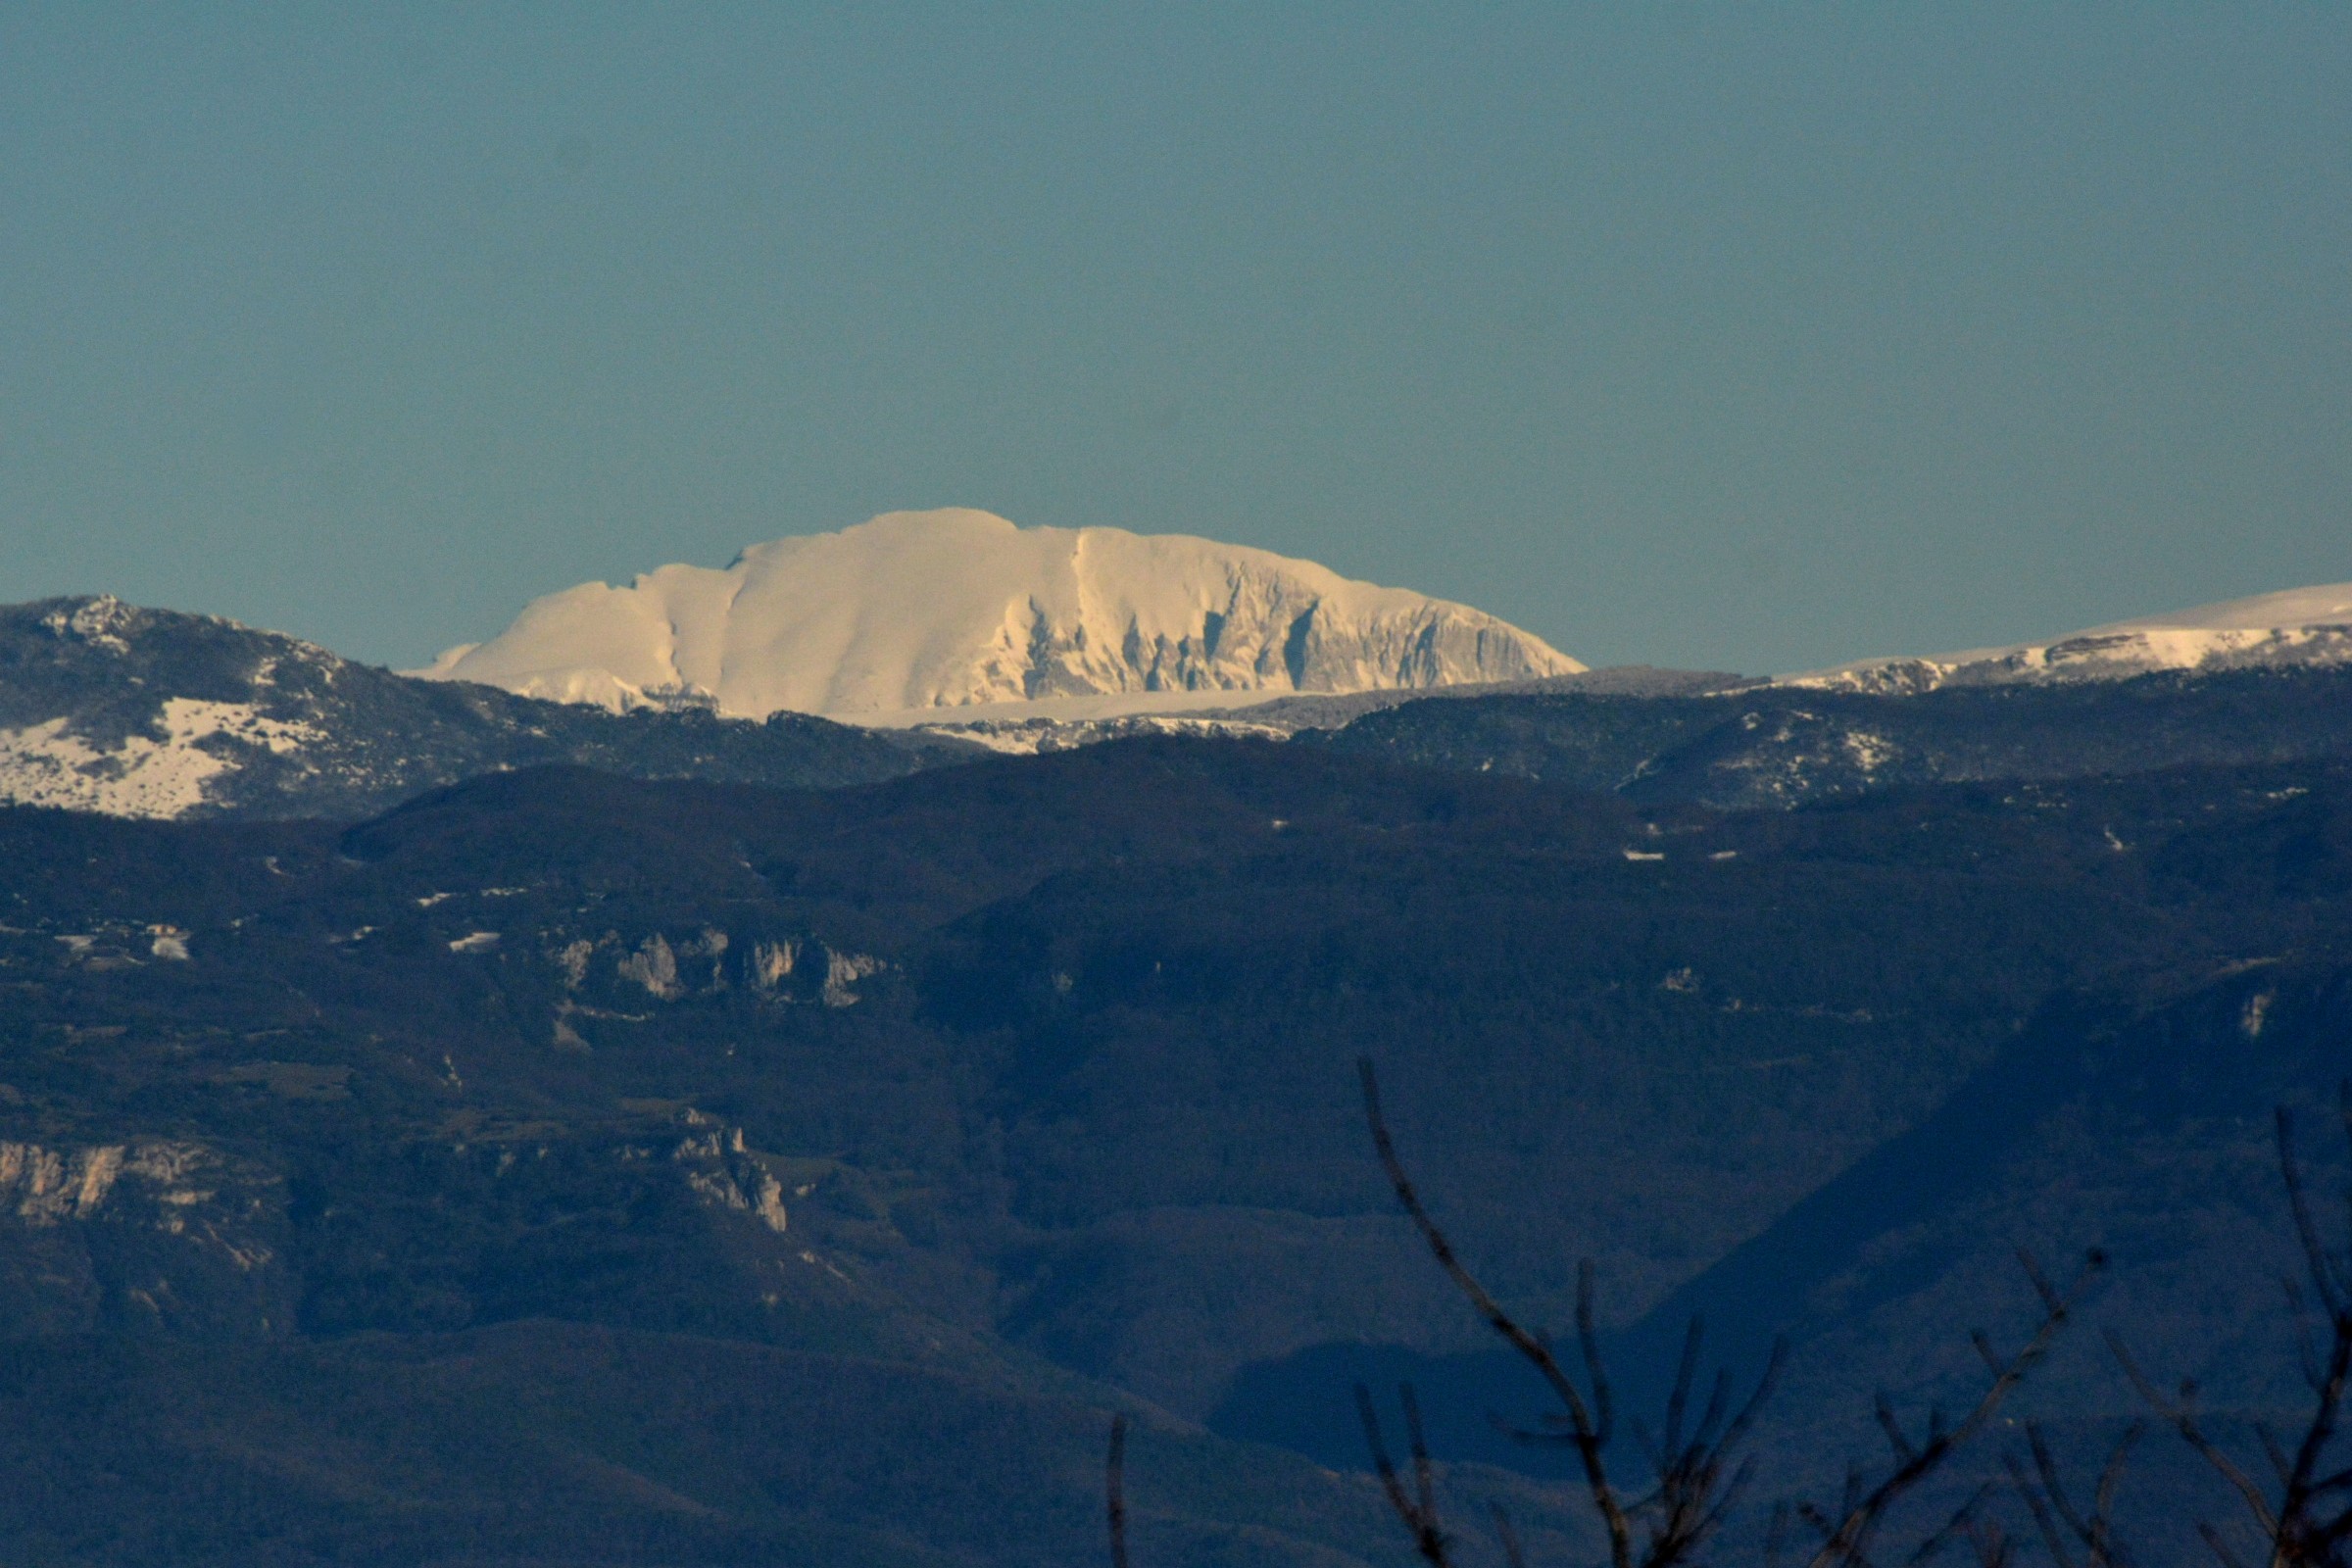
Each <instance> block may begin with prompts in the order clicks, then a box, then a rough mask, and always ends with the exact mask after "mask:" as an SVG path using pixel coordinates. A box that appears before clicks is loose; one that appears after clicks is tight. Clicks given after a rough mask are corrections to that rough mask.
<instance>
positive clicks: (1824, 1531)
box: [1799, 1249, 2106, 1568]
mask: <svg viewBox="0 0 2352 1568" xmlns="http://www.w3.org/2000/svg"><path fill="white" fill-rule="evenodd" d="M2017 1255H2018V1261H2019V1263H2020V1264H2022V1265H2023V1266H2024V1268H2025V1271H2026V1277H2027V1278H2028V1279H2029V1280H2031V1281H2033V1284H2034V1294H2036V1295H2037V1296H2039V1297H2040V1298H2041V1302H2042V1319H2041V1326H2040V1327H2039V1328H2037V1329H2036V1330H2035V1331H2034V1337H2033V1338H2032V1339H2031V1340H2029V1341H2028V1342H2027V1343H2026V1347H2025V1348H2024V1349H2022V1350H2020V1351H2018V1352H2017V1354H2016V1355H2014V1356H2012V1357H2010V1358H2009V1359H2008V1360H2006V1361H2003V1360H2002V1359H2000V1357H1999V1356H1998V1355H1996V1354H1995V1353H1994V1352H1993V1349H1992V1344H1991V1342H1990V1341H1989V1340H1987V1339H1985V1336H1984V1335H1983V1334H1982V1333H1978V1334H1975V1335H1972V1336H1971V1337H1970V1338H1971V1341H1972V1343H1973V1344H1975V1346H1976V1348H1977V1353H1978V1354H1979V1355H1981V1356H1982V1357H1984V1360H1985V1366H1986V1367H1987V1368H1988V1369H1989V1370H1990V1371H1991V1373H1992V1385H1991V1387H1989V1388H1987V1389H1986V1390H1985V1396H1984V1397H1983V1398H1981V1399H1979V1400H1978V1401H1977V1404H1976V1407H1975V1408H1974V1409H1972V1410H1970V1411H1969V1413H1968V1414H1967V1416H1965V1417H1964V1418H1963V1419H1962V1420H1961V1422H1960V1424H1959V1425H1958V1426H1955V1427H1946V1426H1945V1425H1944V1421H1943V1413H1942V1412H1941V1411H1936V1412H1934V1413H1933V1414H1932V1415H1931V1416H1930V1417H1929V1420H1928V1431H1927V1435H1926V1436H1925V1437H1924V1438H1923V1439H1921V1440H1920V1441H1918V1442H1913V1441H1912V1440H1911V1439H1910V1438H1909V1437H1907V1436H1906V1435H1905V1434H1904V1432H1903V1430H1902V1425H1901V1423H1900V1422H1898V1421H1897V1420H1896V1419H1895V1418H1894V1412H1893V1408H1892V1406H1890V1405H1889V1404H1887V1400H1886V1397H1885V1396H1884V1395H1882V1396H1881V1397H1880V1398H1879V1400H1878V1406H1877V1408H1878V1416H1879V1425H1880V1427H1881V1429H1882V1430H1883V1431H1884V1432H1885V1433H1886V1435H1887V1446H1888V1447H1889V1448H1890V1449H1891V1450H1892V1452H1893V1456H1894V1465H1893V1468H1892V1469H1890V1470H1889V1471H1888V1472H1887V1475H1886V1477H1885V1478H1884V1479H1883V1480H1881V1481H1880V1482H1879V1483H1878V1485H1876V1486H1873V1487H1868V1488H1865V1487H1864V1486H1863V1483H1862V1479H1861V1475H1860V1473H1859V1472H1858V1471H1853V1470H1848V1471H1847V1472H1846V1484H1845V1494H1844V1496H1843V1498H1842V1500H1841V1503H1840V1506H1839V1511H1838V1513H1837V1514H1836V1515H1831V1514H1829V1513H1825V1512H1824V1511H1822V1510H1820V1509H1817V1508H1814V1507H1812V1506H1811V1505H1810V1504H1800V1505H1799V1513H1800V1515H1801V1516H1802V1517H1803V1518H1805V1519H1806V1521H1807V1522H1808V1523H1810V1524H1812V1525H1813V1527H1814V1530H1815V1531H1816V1533H1818V1534H1819V1535H1820V1536H1821V1538H1822V1543H1821V1547H1820V1549H1819V1550H1818V1551H1816V1552H1814V1554H1813V1556H1812V1559H1811V1561H1810V1564H1809V1568H1866V1565H1867V1564H1868V1563H1869V1562H1870V1546H1871V1542H1872V1540H1873V1538H1874V1537H1875V1536H1876V1535H1877V1532H1878V1529H1879V1526H1880V1525H1881V1524H1882V1523H1884V1522H1885V1520H1886V1516H1887V1510H1889V1509H1890V1508H1892V1507H1893V1506H1894V1504H1895V1503H1896V1502H1898V1501H1900V1500H1901V1498H1902V1497H1903V1495H1905V1494H1907V1493H1908V1492H1910V1491H1911V1489H1912V1488H1914V1487H1916V1486H1918V1485H1919V1484H1920V1483H1921V1482H1922V1481H1925V1480H1926V1479H1927V1478H1928V1477H1929V1476H1930V1475H1932V1474H1933V1473H1934V1472H1935V1471H1936V1467H1937V1466H1939V1465H1941V1464H1942V1463H1943V1462H1944V1461H1945V1460H1946V1459H1948V1458H1950V1457H1951V1456H1952V1454H1953V1453H1954V1452H1955V1451H1957V1450H1958V1449H1959V1448H1960V1446H1962V1445H1964V1444H1965V1443H1967V1442H1968V1440H1969V1439H1971V1438H1973V1437H1975V1436H1976V1435H1977V1433H1978V1432H1979V1431H1981V1430H1982V1429H1983V1428H1984V1426H1985V1423H1986V1422H1987V1421H1990V1420H1991V1419H1992V1416H1993V1412H1994V1411H1996V1410H1998V1409H1999V1408H2000V1406H2001V1401H2002V1400H2004V1399H2006V1398H2007V1397H2009V1394H2010V1391H2011V1390H2013V1389H2015V1388H2016V1387H2017V1386H2018V1384H2019V1383H2021V1382H2023V1381H2024V1380H2025V1377H2026V1374H2027V1373H2029V1372H2031V1371H2032V1370H2033V1369H2034V1366H2035V1364H2036V1363H2038V1362H2039V1361H2040V1360H2041V1358H2042V1357H2043V1356H2044V1355H2046V1354H2048V1353H2049V1348H2050V1346H2051V1344H2052V1342H2054V1341H2055V1340H2056V1339H2057V1337H2058V1334H2059V1331H2060V1330H2062V1329H2064V1328H2065V1327H2066V1325H2067V1322H2068V1320H2069V1319H2070V1318H2071V1317H2072V1316H2073V1313H2074V1307H2075V1303H2076V1302H2077V1300H2078V1299H2080V1298H2081V1296H2082V1291H2083V1289H2084V1288H2085V1287H2086V1286H2087V1285H2088V1284H2089V1282H2090V1280H2091V1278H2092V1277H2093V1276H2094V1275H2096V1274H2097V1273H2098V1272H2099V1271H2100V1269H2102V1268H2103V1267H2105V1266H2106V1257H2105V1255H2104V1254H2102V1253H2099V1252H2092V1253H2091V1254H2090V1255H2089V1256H2088V1257H2087V1258H2085V1259H2084V1260H2083V1264H2082V1272H2081V1273H2080V1274H2078V1275H2077V1276H2076V1277H2075V1281H2074V1284H2073V1285H2072V1286H2071V1287H2069V1288H2068V1289H2067V1290H2065V1291H2063V1292H2062V1291H2060V1290H2058V1289H2057V1288H2056V1287H2055V1286H2053V1285H2052V1284H2051V1283H2050V1281H2049V1279H2048V1277H2047V1276H2045V1275H2044V1274H2043V1273H2042V1272H2041V1266H2040V1265H2039V1264H2038V1263H2036V1262H2035V1261H2034V1256H2033V1254H2032V1253H2030V1252H2027V1251H2025V1250H2022V1249H2021V1250H2019V1252H2018V1254H2017ZM1968 1511H1969V1510H1966V1509H1964V1510H1963V1512H1964V1513H1965V1512H1968ZM1957 1517H1958V1516H1955V1518H1957Z"/></svg>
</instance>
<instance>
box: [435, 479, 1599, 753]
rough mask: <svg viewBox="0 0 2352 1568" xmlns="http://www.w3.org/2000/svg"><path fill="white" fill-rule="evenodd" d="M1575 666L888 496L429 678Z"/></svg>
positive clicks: (1373, 607) (1057, 533)
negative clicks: (857, 512)
mask: <svg viewBox="0 0 2352 1568" xmlns="http://www.w3.org/2000/svg"><path fill="white" fill-rule="evenodd" d="M1584 667H1585V666H1584V665H1583V664H1581V663H1579V662H1577V661H1575V660H1573V659H1570V658H1568V657H1567V656H1565V655H1563V654H1561V653H1560V652H1558V651H1557V650H1556V649H1554V648H1552V647H1551V646H1550V645H1549V644H1547V643H1545V642H1544V641H1543V640H1542V639H1541V638H1538V637H1536V636H1534V635H1532V634H1531V633H1528V632H1525V631H1522V630H1520V629H1519V628H1517V627H1515V626H1511V625H1509V624H1508V623H1506V622H1504V621H1501V620H1499V619H1497V618H1495V616H1493V615H1489V614H1487V613H1484V612H1482V611H1478V610H1474V609H1472V608H1470V607H1469V606H1466V605H1457V604H1453V603H1451V602H1449V601H1446V600H1441V599H1432V598H1429V597H1427V596H1425V595H1421V594H1416V593H1412V592H1409V591H1408V590H1404V589H1399V588H1381V587H1376V586H1375V585H1373V584H1370V583H1364V582H1356V581H1352V580H1350V579H1348V578H1345V577H1342V576H1340V575H1339V574H1338V573H1337V572H1334V571H1332V570H1330V569H1329V568H1327V567H1324V566H1320V565H1317V564H1314V563H1312V562H1307V561H1299V560H1293V559H1290V558H1287V557H1283V556H1277V555H1274V554H1272V553H1271V552H1268V551H1263V550H1255V549H1250V548H1249V547H1246V546H1239V545H1226V544H1219V543H1216V542H1214V541H1211V540H1206V539H1201V538H1196V537H1193V536H1190V535H1183V534H1136V533H1130V532H1127V531H1126V530H1124V529H1119V528H1103V527H1088V528H1076V529H1067V528H1021V527H1017V526H1016V525H1014V524H1013V523H1011V522H1009V521H1007V520H1006V519H1005V518H1003V517H999V516H996V515H993V514H990V513H986V512H979V511H974V510H971V509H965V508H946V509H941V510H938V511H933V512H895V513H885V514H883V515H880V516H877V517H873V518H871V519H869V520H867V521H865V522H862V523H859V524H857V525H856V526H854V527H850V528H844V529H842V530H840V531H838V532H835V533H822V534H811V535H806V536H801V537H796V538H786V539H777V540H773V541H770V542H768V543H765V544H759V545H754V546H751V547H750V548H748V549H746V550H745V551H743V552H742V553H741V554H740V555H738V556H737V557H736V559H735V561H734V562H733V563H732V564H729V565H728V566H726V567H724V568H721V569H716V570H713V569H711V568H707V567H701V566H692V565H685V564H672V565H667V566H662V567H660V568H658V569H656V570H653V571H650V572H646V573H644V574H642V575H640V576H639V577H637V578H636V579H635V581H634V582H633V583H631V584H630V585H629V586H627V587H625V588H614V587H612V586H610V585H607V584H604V583H583V584H581V585H579V586H578V587H575V588H569V589H565V590H564V591H563V592H560V593H555V594H550V595H547V596H545V597H543V598H540V599H537V600H534V601H533V602H532V603H531V604H530V605H528V606H526V607H525V608H524V609H523V611H522V612H521V613H520V614H519V615H517V616H516V617H515V621H514V623H513V624H512V625H510V626H509V627H508V628H507V629H506V630H505V631H503V632H501V633H499V634H498V635H497V636H495V637H493V638H491V639H490V640H488V641H487V642H484V643H479V644H469V645H462V646H460V647H458V648H453V649H451V650H449V651H447V652H446V653H444V654H443V655H441V657H440V658H439V659H437V660H435V661H434V662H433V663H432V664H431V665H429V666H427V667H426V668H424V669H421V670H417V671H413V672H412V673H414V674H417V675H418V676H420V677H422V678H425V679H465V680H476V681H481V682H484V683H486V684H489V685H493V686H499V687H503V688H505V689H507V690H509V691H514V692H517V693H520V694H523V695H526V696H535V697H544V698H549V699H553V700H556V701H562V702H576V703H587V704H593V705H595V706H598V707H603V708H608V709H612V710H614V711H626V710H629V709H633V708H639V707H662V706H670V705H675V704H679V703H687V704H702V705H707V706H710V707H711V708H713V709H715V710H716V711H719V712H721V713H726V714H730V715H737V716H748V717H763V716H765V715H766V714H768V713H771V712H775V711H784V710H789V711H798V712H811V713H821V714H825V715H827V716H831V717H837V718H839V717H856V718H858V719H868V720H870V719H875V718H879V717H882V716H884V715H889V714H894V713H930V712H935V711H951V712H952V711H957V710H966V709H972V708H977V707H988V706H993V705H1000V704H1026V703H1033V702H1037V701H1041V700H1054V699H1069V698H1116V699H1121V700H1122V701H1123V702H1124V704H1125V705H1126V706H1127V708H1128V711H1138V710H1141V709H1149V708H1157V707H1167V706H1171V704H1174V705H1177V706H1181V703H1182V700H1183V699H1186V698H1195V699H1199V698H1201V697H1207V698H1212V699H1214V698H1221V699H1223V700H1225V701H1231V700H1233V699H1234V698H1235V697H1237V696H1239V697H1246V696H1247V695H1248V694H1251V693H1264V694H1265V695H1267V696H1283V695H1288V694H1291V693H1296V692H1335V693H1336V692H1354V691H1371V690H1383V689H1392V688H1408V689H1422V688H1432V687H1440V686H1446V685H1451V684H1455V683H1459V682H1475V681H1494V680H1515V679H1523V678H1531V677H1543V676H1550V675H1565V674H1573V673H1576V672H1578V671H1581V670H1582V669H1583V668H1584Z"/></svg>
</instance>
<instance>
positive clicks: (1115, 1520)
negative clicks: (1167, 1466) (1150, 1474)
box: [1103, 1415, 1127, 1568]
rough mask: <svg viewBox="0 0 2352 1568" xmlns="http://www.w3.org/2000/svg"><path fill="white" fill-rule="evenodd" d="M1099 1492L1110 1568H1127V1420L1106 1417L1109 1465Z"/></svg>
mask: <svg viewBox="0 0 2352 1568" xmlns="http://www.w3.org/2000/svg"><path fill="white" fill-rule="evenodd" d="M1103 1492H1104V1494H1105V1495H1106V1497H1107V1499H1108V1503H1109V1508H1108V1511H1109V1514H1110V1568H1127V1418H1126V1417H1125V1416H1124V1415H1114V1416H1112V1417H1111V1418H1110V1462H1109V1464H1108V1465H1107V1466H1105V1474H1104V1477H1103Z"/></svg>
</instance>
